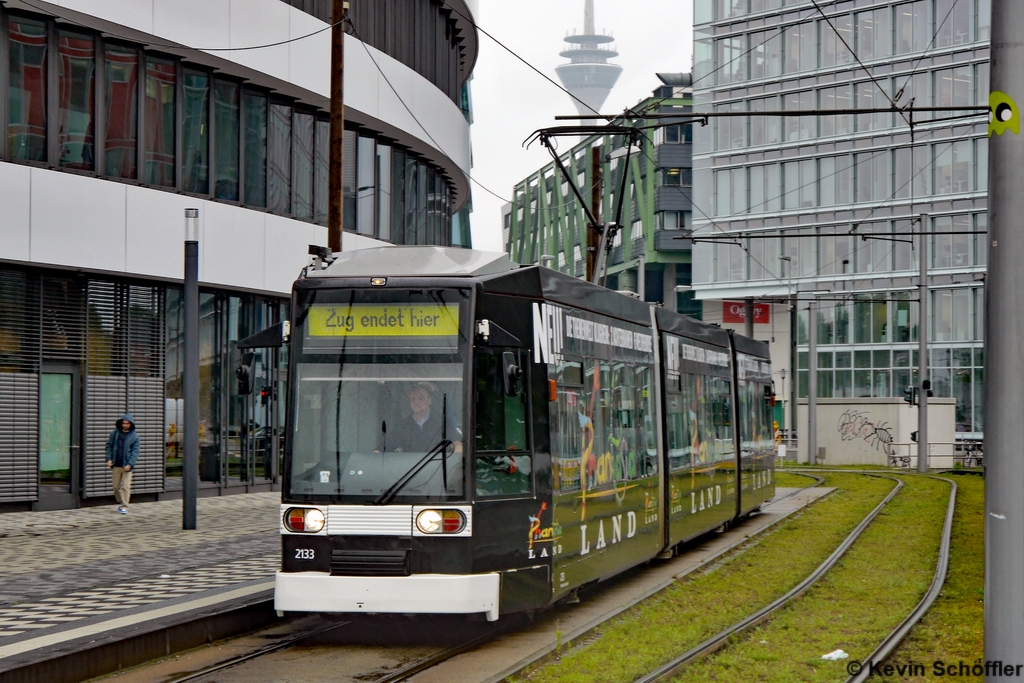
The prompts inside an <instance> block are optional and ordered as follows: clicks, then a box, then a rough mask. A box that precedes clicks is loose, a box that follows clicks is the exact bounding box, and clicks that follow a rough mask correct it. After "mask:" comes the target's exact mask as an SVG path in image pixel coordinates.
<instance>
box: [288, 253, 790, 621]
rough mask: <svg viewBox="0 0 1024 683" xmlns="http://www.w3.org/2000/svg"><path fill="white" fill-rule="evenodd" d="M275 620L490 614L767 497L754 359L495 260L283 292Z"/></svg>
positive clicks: (633, 305)
mask: <svg viewBox="0 0 1024 683" xmlns="http://www.w3.org/2000/svg"><path fill="white" fill-rule="evenodd" d="M293 311H294V316H293V323H292V326H291V339H290V352H289V375H288V377H289V384H290V386H289V400H288V406H289V410H288V424H287V429H288V430H289V432H288V433H289V438H288V440H287V443H288V445H287V449H286V455H285V468H284V485H283V492H282V500H283V504H282V510H281V533H282V550H283V562H282V567H281V571H279V572H278V573H277V577H276V587H275V605H276V609H277V610H279V611H282V612H321V613H355V612H364V613H406V614H409V613H447V614H483V615H485V616H486V618H487V619H489V620H495V619H497V618H498V617H499V615H501V614H508V613H511V612H516V611H523V610H532V609H538V608H542V607H545V606H547V605H550V604H552V603H553V602H555V601H557V600H559V599H561V598H563V597H565V596H567V595H570V594H572V593H573V592H575V591H576V590H578V589H579V588H580V587H581V586H584V585H586V584H589V583H592V582H595V581H600V580H602V579H606V578H608V577H611V576H613V575H615V574H617V573H619V572H621V571H623V570H625V569H627V568H629V567H632V566H634V565H637V564H639V563H642V562H645V561H647V560H650V559H651V558H654V557H657V556H659V555H662V556H664V554H666V553H670V552H671V551H672V550H673V549H674V548H675V547H676V546H678V545H679V544H680V543H682V542H684V541H686V540H689V539H691V538H694V537H696V536H699V535H701V534H703V533H706V532H708V531H710V530H712V529H715V528H717V527H719V526H722V525H723V524H728V523H730V522H732V521H734V520H735V519H737V518H738V517H740V516H742V515H745V514H749V513H750V512H751V511H753V510H756V509H757V508H758V507H759V506H760V505H761V504H762V503H764V502H765V501H767V500H768V499H770V498H771V497H772V496H773V494H774V487H775V485H774V450H773V446H774V445H773V441H772V430H771V414H770V404H771V400H772V398H771V396H772V392H771V369H770V365H769V360H768V347H767V344H765V343H763V342H756V341H753V340H750V339H746V338H744V337H741V336H739V335H734V334H733V333H731V332H728V331H726V330H722V329H720V328H718V327H714V326H711V325H706V324H703V323H701V322H699V321H695V320H693V319H690V318H687V317H685V316H682V315H678V314H676V313H673V312H670V311H666V310H664V309H660V308H654V307H652V306H650V305H649V304H646V303H643V302H641V301H638V300H635V299H633V298H630V297H628V296H623V295H620V294H616V293H614V292H611V291H609V290H607V289H604V288H601V287H598V286H596V285H593V284H590V283H587V282H585V281H583V280H579V279H576V278H572V277H569V276H567V275H563V274H561V273H558V272H556V271H553V270H550V269H547V268H543V267H536V266H531V267H518V266H516V265H514V264H512V263H511V262H510V261H509V260H508V257H507V256H506V255H504V254H493V253H485V252H476V251H469V250H462V249H446V248H440V247H385V248H379V249H369V250H363V251H359V252H352V253H344V254H342V255H340V257H339V258H338V259H337V260H336V261H334V262H333V263H332V264H331V265H329V266H327V267H325V268H318V269H314V268H313V267H311V268H310V269H307V271H306V273H305V275H304V277H303V278H301V279H300V280H298V281H297V282H296V283H295V287H294V291H293Z"/></svg>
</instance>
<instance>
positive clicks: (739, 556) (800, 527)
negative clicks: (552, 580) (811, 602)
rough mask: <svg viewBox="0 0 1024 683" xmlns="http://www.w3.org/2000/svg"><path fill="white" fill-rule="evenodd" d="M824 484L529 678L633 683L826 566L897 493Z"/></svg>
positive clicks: (864, 480)
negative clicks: (822, 490) (794, 509)
mask: <svg viewBox="0 0 1024 683" xmlns="http://www.w3.org/2000/svg"><path fill="white" fill-rule="evenodd" d="M825 485H826V486H836V487H838V488H839V490H838V491H837V492H836V493H835V494H834V495H832V496H830V497H828V498H826V499H825V500H823V501H821V502H819V503H817V504H814V505H812V506H810V507H809V508H806V509H805V510H803V511H801V512H799V513H797V514H795V515H793V516H792V517H790V518H789V519H787V520H786V521H784V522H781V523H780V524H779V525H778V526H777V527H775V528H774V529H773V530H771V531H768V532H765V534H763V535H759V536H757V537H755V539H754V540H753V541H752V542H751V543H748V544H745V545H744V546H742V547H741V548H738V549H737V550H736V551H734V552H733V553H731V554H729V555H727V556H726V557H725V558H723V559H722V560H721V561H719V562H717V563H716V564H715V565H713V566H712V567H709V568H708V569H706V570H705V571H703V572H696V573H694V574H691V575H689V576H688V577H687V578H686V579H684V580H682V581H680V582H678V583H676V584H675V585H673V586H671V587H669V588H666V589H665V590H664V591H662V592H661V593H658V594H657V595H655V596H652V597H651V598H649V599H648V600H645V601H643V602H642V603H640V604H638V605H636V606H634V607H633V608H631V609H630V610H628V611H626V612H624V613H623V614H621V615H619V616H618V617H615V618H613V619H611V620H609V622H608V623H607V624H605V625H604V626H602V627H601V629H600V630H599V631H597V632H596V633H595V634H594V635H593V637H591V638H589V639H588V640H587V642H586V643H584V644H583V645H580V646H579V647H577V648H574V649H573V650H571V651H569V652H567V653H565V654H563V655H562V656H561V657H560V658H558V659H556V660H554V661H552V662H549V663H547V664H546V665H543V666H541V667H540V668H538V669H537V670H535V671H533V672H531V673H530V674H528V675H527V676H525V677H524V678H525V679H527V680H529V681H531V683H534V682H543V683H548V682H557V683H584V682H586V683H605V682H607V683H621V682H623V681H632V680H634V679H636V678H637V677H639V676H641V675H642V674H645V673H647V672H648V671H651V670H652V669H654V668H655V667H657V666H659V665H660V664H663V663H665V662H667V661H669V660H670V659H672V657H674V656H676V655H678V654H680V653H682V652H685V651H686V650H687V649H689V648H691V647H693V646H694V645H696V644H698V643H700V642H702V641H703V640H705V639H707V638H708V637H710V636H712V635H714V634H715V633H718V632H719V631H721V630H722V629H724V628H727V627H728V626H730V625H731V624H734V623H736V622H737V621H739V620H740V619H742V618H743V617H745V616H746V615H748V614H750V613H751V612H753V611H755V610H757V609H759V608H761V607H763V606H764V605H767V604H768V603H770V602H771V601H772V600H774V599H775V598H777V597H778V596H780V595H782V594H783V593H785V592H786V591H788V590H789V589H791V588H792V587H793V586H795V585H796V584H797V583H799V582H800V581H801V580H802V579H803V578H805V577H806V576H807V575H808V574H810V573H811V572H812V571H813V570H814V568H815V567H817V566H818V565H819V564H821V562H822V561H824V559H825V558H826V557H828V555H829V554H830V553H831V552H832V551H833V550H834V549H835V548H836V546H838V545H839V544H840V543H841V542H842V541H843V539H844V538H846V536H847V535H848V534H849V533H850V531H851V530H852V529H853V528H854V527H855V526H857V524H858V523H859V522H860V521H861V520H862V519H863V518H864V516H865V515H867V514H868V513H869V512H870V511H871V510H872V508H874V507H875V506H876V505H877V504H878V502H879V501H880V500H881V499H882V498H883V497H885V495H886V494H887V493H888V492H889V491H890V490H891V489H892V487H893V483H892V482H890V481H886V480H884V479H876V478H872V477H864V476H859V475H851V474H827V475H826V480H825ZM899 497H900V496H897V497H896V499H895V500H898V499H899ZM895 500H894V502H895ZM890 505H892V503H890Z"/></svg>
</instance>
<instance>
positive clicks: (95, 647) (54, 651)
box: [0, 591, 278, 683]
mask: <svg viewBox="0 0 1024 683" xmlns="http://www.w3.org/2000/svg"><path fill="white" fill-rule="evenodd" d="M182 616H186V617H187V618H185V619H184V620H183V619H182ZM277 620H278V617H277V613H276V612H275V610H274V598H273V591H264V592H261V593H258V594H254V595H251V596H248V597H247V598H245V599H242V600H236V601H233V602H229V603H222V604H219V605H215V606H211V607H209V608H207V609H206V610H202V611H199V612H191V613H186V614H185V615H176V616H174V617H167V618H164V619H158V620H154V621H153V622H148V623H144V624H139V625H138V626H136V627H133V628H131V629H129V630H130V631H132V632H130V633H129V634H128V635H125V634H124V633H123V631H122V632H118V631H113V632H111V633H109V634H105V635H103V636H101V637H99V638H95V637H94V638H82V639H80V640H79V641H72V642H70V643H65V644H62V645H59V646H54V647H51V648H46V649H45V650H40V651H35V652H33V655H34V656H35V657H36V659H35V660H34V661H28V662H23V663H15V665H14V666H13V667H12V668H10V669H7V670H5V671H0V683H37V682H38V681H47V682H48V683H80V682H81V681H84V680H88V679H90V678H95V677H97V676H104V675H106V674H110V673H114V672H115V671H119V670H121V669H126V668H129V667H133V666H137V665H139V664H144V663H146V662H149V661H152V660H154V659H159V658H161V657H166V656H168V655H173V654H176V653H178V652H184V651H185V650H191V649H193V648H196V647H199V646H201V645H205V644H207V643H210V642H213V641H215V640H223V639H225V638H230V637H233V636H238V635H242V634H244V633H248V632H250V631H254V630H257V629H260V628H263V627H265V626H268V625H270V624H272V623H274V622H275V621H277Z"/></svg>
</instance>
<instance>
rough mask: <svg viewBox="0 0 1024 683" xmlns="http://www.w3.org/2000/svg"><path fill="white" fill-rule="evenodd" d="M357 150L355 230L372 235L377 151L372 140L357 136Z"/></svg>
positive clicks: (361, 233)
mask: <svg viewBox="0 0 1024 683" xmlns="http://www.w3.org/2000/svg"><path fill="white" fill-rule="evenodd" d="M358 149H359V151H358V152H357V157H356V166H357V170H356V186H357V189H356V232H358V233H359V234H360V235H370V236H372V235H373V227H374V224H375V220H374V219H375V214H376V212H375V211H374V199H375V197H376V194H377V186H376V185H377V182H376V165H377V151H376V149H375V148H374V140H373V138H370V137H365V136H362V135H360V136H359V148H358Z"/></svg>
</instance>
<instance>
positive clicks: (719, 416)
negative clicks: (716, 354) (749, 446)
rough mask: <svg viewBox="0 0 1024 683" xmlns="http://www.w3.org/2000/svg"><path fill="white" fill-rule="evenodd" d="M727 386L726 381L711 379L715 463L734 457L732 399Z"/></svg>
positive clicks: (727, 382)
mask: <svg viewBox="0 0 1024 683" xmlns="http://www.w3.org/2000/svg"><path fill="white" fill-rule="evenodd" d="M729 384H730V383H729V381H728V380H726V379H723V378H721V377H712V378H711V388H712V391H711V395H712V401H713V404H712V419H713V424H714V439H715V461H716V462H720V461H723V460H728V459H730V458H732V457H734V455H733V444H732V439H733V436H732V397H731V396H730V393H729V391H730V387H729Z"/></svg>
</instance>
